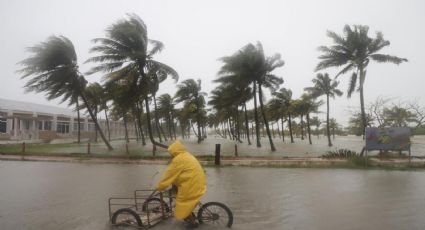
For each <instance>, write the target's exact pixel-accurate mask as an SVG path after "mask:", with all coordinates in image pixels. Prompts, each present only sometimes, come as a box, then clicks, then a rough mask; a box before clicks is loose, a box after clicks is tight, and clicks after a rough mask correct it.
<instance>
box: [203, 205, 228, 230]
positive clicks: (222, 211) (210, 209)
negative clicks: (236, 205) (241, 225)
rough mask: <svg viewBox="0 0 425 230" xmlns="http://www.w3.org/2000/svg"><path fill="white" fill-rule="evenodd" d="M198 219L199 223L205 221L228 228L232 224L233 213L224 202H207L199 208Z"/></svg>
mask: <svg viewBox="0 0 425 230" xmlns="http://www.w3.org/2000/svg"><path fill="white" fill-rule="evenodd" d="M198 221H199V223H200V224H202V223H205V224H209V225H216V226H222V227H229V228H230V227H232V224H233V213H232V211H230V209H229V208H228V207H227V206H226V205H225V204H222V203H219V202H208V203H206V204H203V205H202V206H201V208H200V209H199V211H198Z"/></svg>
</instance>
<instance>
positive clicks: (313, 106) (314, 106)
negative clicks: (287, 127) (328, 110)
mask: <svg viewBox="0 0 425 230" xmlns="http://www.w3.org/2000/svg"><path fill="white" fill-rule="evenodd" d="M322 104H323V101H315V100H314V99H313V97H312V95H310V94H306V93H304V94H303V95H301V98H300V108H299V109H300V112H301V113H302V114H304V115H305V118H306V121H307V134H308V142H309V144H310V145H311V144H312V142H311V130H310V125H311V122H310V120H311V119H310V114H311V113H317V112H318V111H317V110H318V108H319V107H320V106H321V105H322Z"/></svg>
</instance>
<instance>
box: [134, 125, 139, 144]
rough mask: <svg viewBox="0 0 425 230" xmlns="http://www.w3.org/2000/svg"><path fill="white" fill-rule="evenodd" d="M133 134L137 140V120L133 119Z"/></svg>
mask: <svg viewBox="0 0 425 230" xmlns="http://www.w3.org/2000/svg"><path fill="white" fill-rule="evenodd" d="M133 123H134V134H135V135H136V141H137V142H139V130H137V121H136V120H134V121H133Z"/></svg>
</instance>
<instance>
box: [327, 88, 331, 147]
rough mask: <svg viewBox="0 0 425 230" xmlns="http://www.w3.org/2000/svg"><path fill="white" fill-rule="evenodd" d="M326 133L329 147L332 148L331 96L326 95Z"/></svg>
mask: <svg viewBox="0 0 425 230" xmlns="http://www.w3.org/2000/svg"><path fill="white" fill-rule="evenodd" d="M326 132H327V135H328V146H329V147H331V146H332V142H331V133H330V130H329V94H326Z"/></svg>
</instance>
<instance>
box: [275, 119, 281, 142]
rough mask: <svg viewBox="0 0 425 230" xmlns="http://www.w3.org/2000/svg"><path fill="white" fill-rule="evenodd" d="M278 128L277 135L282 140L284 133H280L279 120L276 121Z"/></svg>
mask: <svg viewBox="0 0 425 230" xmlns="http://www.w3.org/2000/svg"><path fill="white" fill-rule="evenodd" d="M276 127H277V134H278V135H279V138H282V133H281V132H280V128H279V119H277V120H276Z"/></svg>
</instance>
